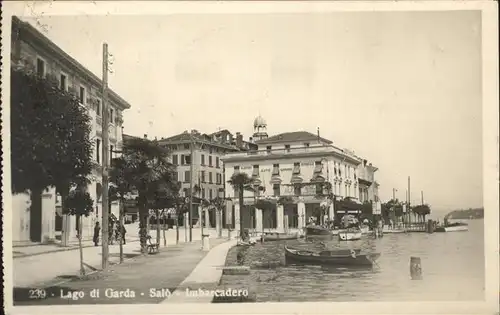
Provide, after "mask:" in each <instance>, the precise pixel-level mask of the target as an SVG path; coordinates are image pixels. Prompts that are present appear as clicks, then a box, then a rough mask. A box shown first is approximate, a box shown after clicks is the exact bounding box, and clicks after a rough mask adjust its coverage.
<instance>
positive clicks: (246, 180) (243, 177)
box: [228, 172, 254, 239]
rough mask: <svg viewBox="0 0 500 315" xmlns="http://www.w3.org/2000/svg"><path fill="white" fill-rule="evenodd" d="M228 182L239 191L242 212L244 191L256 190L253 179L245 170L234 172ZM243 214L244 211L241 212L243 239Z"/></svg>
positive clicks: (241, 233) (241, 236)
mask: <svg viewBox="0 0 500 315" xmlns="http://www.w3.org/2000/svg"><path fill="white" fill-rule="evenodd" d="M228 183H229V184H230V185H231V186H232V187H233V189H234V191H235V192H237V193H238V201H239V205H240V212H241V211H243V209H244V206H245V205H244V202H243V196H244V191H245V190H248V191H254V189H253V187H252V184H253V180H252V178H251V177H250V176H248V174H247V173H243V172H238V173H234V174H233V175H232V176H231V179H229V181H228ZM242 218H243V216H242V213H240V238H242V239H243V235H244V233H243V220H242Z"/></svg>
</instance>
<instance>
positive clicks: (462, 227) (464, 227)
mask: <svg viewBox="0 0 500 315" xmlns="http://www.w3.org/2000/svg"><path fill="white" fill-rule="evenodd" d="M468 230H469V227H468V226H467V225H457V226H446V227H445V228H444V231H445V232H461V231H468Z"/></svg>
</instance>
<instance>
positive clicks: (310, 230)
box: [306, 226, 332, 236]
mask: <svg viewBox="0 0 500 315" xmlns="http://www.w3.org/2000/svg"><path fill="white" fill-rule="evenodd" d="M306 235H307V236H311V235H312V236H315V235H332V233H331V232H330V230H329V229H325V228H322V227H319V226H308V227H306Z"/></svg>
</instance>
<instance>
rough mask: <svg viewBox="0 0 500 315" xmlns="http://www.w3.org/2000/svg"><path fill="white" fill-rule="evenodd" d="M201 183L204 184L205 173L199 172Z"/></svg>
mask: <svg viewBox="0 0 500 315" xmlns="http://www.w3.org/2000/svg"><path fill="white" fill-rule="evenodd" d="M201 182H202V183H204V182H205V171H201Z"/></svg>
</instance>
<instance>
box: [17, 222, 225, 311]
mask: <svg viewBox="0 0 500 315" xmlns="http://www.w3.org/2000/svg"><path fill="white" fill-rule="evenodd" d="M127 230H129V233H128V234H129V235H130V234H132V233H134V234H137V233H135V231H133V230H132V229H131V228H129V227H128V228H127ZM130 232H132V233H130ZM204 232H205V233H207V232H208V234H209V235H210V243H211V246H212V247H214V246H216V245H217V244H220V243H223V242H226V241H227V231H223V238H221V239H217V238H216V237H217V236H216V231H215V230H214V229H209V230H205V231H204ZM165 234H166V240H167V247H164V246H163V232H161V234H160V235H161V237H162V239H161V242H160V253H158V254H155V255H148V256H147V257H143V256H142V255H141V253H140V244H139V242H138V241H137V239H135V240H130V239H129V240H127V244H126V245H124V246H123V252H124V257H125V260H126V261H125V262H124V263H123V264H118V263H119V246H118V245H111V246H110V259H109V260H110V265H111V267H110V268H109V270H108V271H107V272H105V273H104V272H97V271H99V270H100V269H101V260H102V256H101V251H102V248H101V247H100V246H98V247H94V246H90V247H85V248H84V249H83V257H84V259H83V260H84V264H85V267H86V270H87V273H90V274H91V275H90V276H86V277H85V278H84V279H79V277H78V275H79V268H80V258H79V251H78V250H73V249H71V248H70V249H66V250H58V251H51V252H47V253H43V254H42V253H40V252H39V251H40V250H38V251H36V254H35V255H31V256H26V257H18V258H14V286H15V288H16V289H17V293H20V292H21V291H22V288H46V289H47V290H48V291H53V292H56V291H57V292H58V294H59V291H60V289H63V291H64V288H71V289H73V290H76V289H78V288H84V289H85V288H94V287H95V286H97V287H100V286H104V285H105V286H106V287H123V288H130V287H129V285H135V286H138V287H137V288H138V289H141V290H142V289H144V288H146V287H147V288H149V287H156V286H158V287H164V286H166V285H167V286H172V288H175V287H176V286H177V285H178V284H179V283H180V282H182V281H183V280H184V278H186V277H187V276H188V275H189V274H190V273H191V271H192V270H193V269H194V268H195V267H196V265H197V264H198V263H199V262H200V260H201V259H202V258H203V257H204V256H205V255H206V254H207V252H204V251H202V250H201V231H200V229H199V228H194V229H193V242H192V243H190V242H188V243H185V237H184V236H185V235H184V229H180V233H179V244H178V245H176V244H175V239H176V231H175V229H171V230H169V231H166V233H165ZM150 235H151V236H152V237H153V239H156V233H155V231H151V232H150ZM127 238H128V237H127ZM39 246H40V247H43V246H45V245H39ZM35 266H37V267H35ZM113 277H115V278H116V279H114V278H113ZM113 279H114V280H113ZM16 289H15V293H16ZM54 290H56V291H54ZM21 295H23V294H21ZM18 297H19V298H20V299H21V300H22V299H23V298H22V296H20V295H18ZM16 300H19V299H17V298H16ZM49 300H53V299H52V298H50V297H49V299H46V300H45V302H44V301H27V300H26V301H24V302H22V304H25V303H28V304H33V303H34V304H39V303H47V301H49ZM57 300H61V299H60V298H57ZM138 300H141V301H142V299H141V298H139V299H138ZM161 300H163V299H160V300H159V301H161ZM61 301H64V300H61ZM75 302H76V301H72V303H75ZM143 302H144V301H143ZM50 303H57V302H55V301H50ZM50 303H49V304H50ZM78 303H84V301H78ZM89 303H100V302H99V301H96V300H95V299H93V300H92V301H89ZM102 303H110V301H109V300H106V301H102ZM121 303H124V302H123V301H122V302H121ZM134 303H140V302H134Z"/></svg>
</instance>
